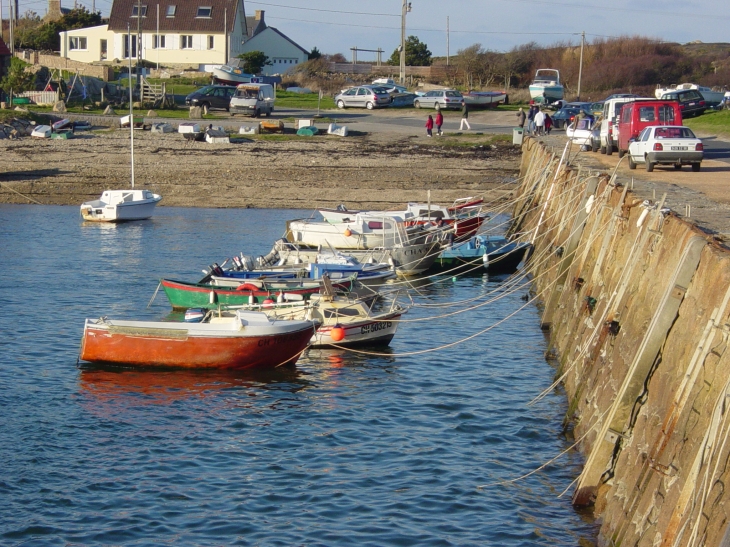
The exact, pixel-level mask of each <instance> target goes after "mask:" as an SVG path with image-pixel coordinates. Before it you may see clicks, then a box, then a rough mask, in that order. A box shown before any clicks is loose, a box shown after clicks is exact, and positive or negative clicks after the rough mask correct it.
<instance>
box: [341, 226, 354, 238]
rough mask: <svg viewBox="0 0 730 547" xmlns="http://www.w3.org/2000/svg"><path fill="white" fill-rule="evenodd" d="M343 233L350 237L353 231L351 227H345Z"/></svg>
mask: <svg viewBox="0 0 730 547" xmlns="http://www.w3.org/2000/svg"><path fill="white" fill-rule="evenodd" d="M343 233H344V236H345V237H350V236H351V235H352V232H351V231H350V229H349V228H346V229H345V231H344V232H343Z"/></svg>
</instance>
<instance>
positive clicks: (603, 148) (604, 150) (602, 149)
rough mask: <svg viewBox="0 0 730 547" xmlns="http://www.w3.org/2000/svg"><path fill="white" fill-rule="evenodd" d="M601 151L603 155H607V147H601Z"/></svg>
mask: <svg viewBox="0 0 730 547" xmlns="http://www.w3.org/2000/svg"><path fill="white" fill-rule="evenodd" d="M600 151H601V154H605V153H606V147H605V146H601V148H600Z"/></svg>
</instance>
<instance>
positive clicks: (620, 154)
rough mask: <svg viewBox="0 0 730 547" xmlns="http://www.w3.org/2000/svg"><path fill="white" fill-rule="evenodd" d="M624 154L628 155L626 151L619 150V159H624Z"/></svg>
mask: <svg viewBox="0 0 730 547" xmlns="http://www.w3.org/2000/svg"><path fill="white" fill-rule="evenodd" d="M624 154H626V152H625V151H624V150H621V149H620V148H619V149H618V157H619V158H623V157H624Z"/></svg>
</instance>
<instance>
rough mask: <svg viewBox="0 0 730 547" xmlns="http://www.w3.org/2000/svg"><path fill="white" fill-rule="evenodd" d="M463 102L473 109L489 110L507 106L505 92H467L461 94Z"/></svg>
mask: <svg viewBox="0 0 730 547" xmlns="http://www.w3.org/2000/svg"><path fill="white" fill-rule="evenodd" d="M463 97H464V102H465V103H466V104H468V105H469V106H471V107H473V108H490V107H496V106H497V105H498V104H500V103H503V104H507V93H506V92H505V91H469V92H468V93H464V94H463Z"/></svg>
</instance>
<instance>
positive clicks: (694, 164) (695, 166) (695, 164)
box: [692, 163, 700, 173]
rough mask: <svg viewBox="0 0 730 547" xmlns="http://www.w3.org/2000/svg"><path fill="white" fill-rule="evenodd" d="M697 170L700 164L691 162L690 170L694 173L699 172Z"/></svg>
mask: <svg viewBox="0 0 730 547" xmlns="http://www.w3.org/2000/svg"><path fill="white" fill-rule="evenodd" d="M699 170H700V164H699V163H693V164H692V171H694V172H695V173H697V172H699Z"/></svg>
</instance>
